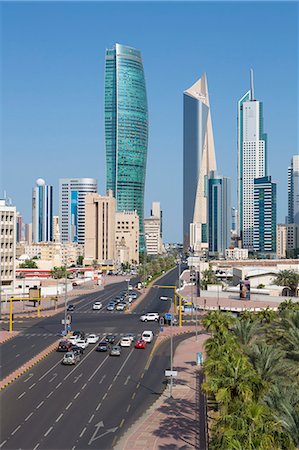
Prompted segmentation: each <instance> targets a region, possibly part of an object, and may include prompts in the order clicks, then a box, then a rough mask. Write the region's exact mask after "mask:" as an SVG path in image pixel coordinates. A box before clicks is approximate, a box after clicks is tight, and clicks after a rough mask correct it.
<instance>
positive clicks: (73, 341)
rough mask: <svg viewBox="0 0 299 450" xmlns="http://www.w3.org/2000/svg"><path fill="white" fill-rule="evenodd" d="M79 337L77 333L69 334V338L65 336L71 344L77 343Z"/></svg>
mask: <svg viewBox="0 0 299 450" xmlns="http://www.w3.org/2000/svg"><path fill="white" fill-rule="evenodd" d="M79 339H80V336H78V335H76V336H70V337H69V338H67V340H68V341H69V342H70V343H71V344H73V345H77V342H78V340H79Z"/></svg>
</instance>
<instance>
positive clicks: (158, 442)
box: [114, 327, 208, 450]
mask: <svg viewBox="0 0 299 450" xmlns="http://www.w3.org/2000/svg"><path fill="white" fill-rule="evenodd" d="M190 330H192V331H193V332H194V327H183V329H182V330H181V332H188V331H190ZM173 331H174V330H173ZM181 332H179V331H178V330H177V329H176V331H175V333H174V334H180V333H181ZM170 333H171V330H170V328H166V329H165V331H163V332H162V333H161V334H160V336H159V338H158V340H160V342H162V341H163V340H165V339H167V338H169V336H170ZM207 338H208V335H207V334H199V335H198V340H197V341H196V340H195V336H192V337H189V338H187V339H185V340H184V341H183V342H181V343H180V344H179V345H178V347H177V349H176V351H175V355H174V370H177V372H178V376H177V378H176V385H175V386H174V387H173V391H172V392H173V398H169V388H166V390H165V391H164V393H163V394H162V395H161V396H160V398H159V399H158V400H157V401H156V402H155V403H154V404H153V405H152V406H151V407H150V408H149V409H148V411H146V412H145V413H144V414H143V416H141V418H140V419H139V420H138V422H136V423H135V424H134V425H132V427H130V428H129V429H128V430H127V432H126V433H125V434H124V435H123V436H122V438H121V439H120V441H119V443H118V444H117V445H116V446H115V447H114V449H115V450H166V449H168V450H179V449H181V450H183V449H184V450H189V449H197V450H205V446H204V445H203V444H202V443H201V438H202V435H201V436H200V434H201V433H200V431H199V430H200V429H201V428H202V427H201V425H205V424H200V423H199V422H200V420H199V417H202V416H203V414H202V413H201V410H202V409H203V406H202V405H200V404H199V403H200V402H199V399H200V382H199V380H200V378H201V370H200V368H199V366H197V365H196V352H199V351H203V345H204V342H205V340H206V339H207ZM158 345H159V342H157V343H156V346H158ZM155 348H156V347H155ZM201 403H202V402H201ZM201 421H202V422H203V419H202V420H201ZM203 429H204V426H203Z"/></svg>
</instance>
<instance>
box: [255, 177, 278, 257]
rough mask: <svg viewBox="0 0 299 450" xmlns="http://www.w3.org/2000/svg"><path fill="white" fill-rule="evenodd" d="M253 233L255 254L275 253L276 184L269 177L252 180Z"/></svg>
mask: <svg viewBox="0 0 299 450" xmlns="http://www.w3.org/2000/svg"><path fill="white" fill-rule="evenodd" d="M253 208H254V233H253V238H254V239H253V247H254V250H255V251H256V252H262V253H263V252H271V253H274V252H276V183H272V181H271V177H262V178H255V180H254V204H253Z"/></svg>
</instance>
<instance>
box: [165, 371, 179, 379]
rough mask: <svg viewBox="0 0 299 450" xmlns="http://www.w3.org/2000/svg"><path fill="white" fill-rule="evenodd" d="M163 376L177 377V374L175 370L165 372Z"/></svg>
mask: <svg viewBox="0 0 299 450" xmlns="http://www.w3.org/2000/svg"><path fill="white" fill-rule="evenodd" d="M165 376H166V377H177V376H178V372H177V370H165Z"/></svg>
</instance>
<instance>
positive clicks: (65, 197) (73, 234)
mask: <svg viewBox="0 0 299 450" xmlns="http://www.w3.org/2000/svg"><path fill="white" fill-rule="evenodd" d="M97 190H98V186H97V180H96V179H95V178H61V179H60V180H59V220H60V238H61V242H77V243H78V244H84V239H85V195H86V194H87V193H89V192H91V193H96V192H97Z"/></svg>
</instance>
